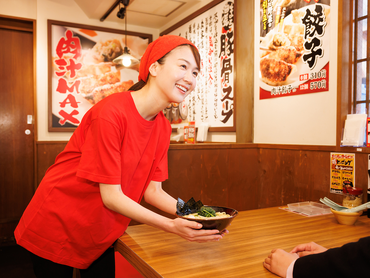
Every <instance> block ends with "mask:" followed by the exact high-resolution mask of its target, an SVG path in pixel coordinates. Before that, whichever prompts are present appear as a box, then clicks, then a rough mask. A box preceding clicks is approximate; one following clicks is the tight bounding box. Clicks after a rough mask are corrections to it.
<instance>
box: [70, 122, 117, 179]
mask: <svg viewBox="0 0 370 278" xmlns="http://www.w3.org/2000/svg"><path fill="white" fill-rule="evenodd" d="M121 144H122V132H121V131H120V129H119V128H118V126H117V125H115V124H113V123H112V122H109V121H107V120H105V119H102V118H97V119H95V120H94V121H92V122H91V125H90V126H89V127H88V129H87V130H86V138H85V142H84V144H83V145H82V148H81V161H80V164H79V166H78V170H77V176H78V177H81V178H85V179H88V180H91V181H94V182H99V183H108V184H120V183H121Z"/></svg>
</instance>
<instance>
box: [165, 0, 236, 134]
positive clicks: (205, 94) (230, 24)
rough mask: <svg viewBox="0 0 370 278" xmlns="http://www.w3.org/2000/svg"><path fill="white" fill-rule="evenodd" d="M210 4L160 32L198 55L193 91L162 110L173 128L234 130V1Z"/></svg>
mask: <svg viewBox="0 0 370 278" xmlns="http://www.w3.org/2000/svg"><path fill="white" fill-rule="evenodd" d="M215 2H217V3H216V4H213V3H215ZM213 3H212V4H213V6H211V7H207V9H206V10H205V11H204V12H203V13H201V14H200V15H197V16H190V17H189V18H187V19H185V20H184V21H183V22H182V23H181V22H180V23H181V26H178V25H176V26H175V27H173V28H172V27H171V28H169V29H168V30H166V31H164V32H163V33H162V34H171V35H178V36H182V37H185V38H186V39H188V40H190V41H191V42H193V43H194V44H195V45H196V46H197V48H198V50H199V52H200V55H201V72H200V74H199V75H198V78H197V86H196V88H195V90H194V91H193V92H191V93H190V95H189V96H188V97H187V98H186V99H185V100H184V101H183V102H182V103H172V104H170V105H169V106H168V107H167V109H165V111H164V114H165V115H166V117H167V119H168V120H169V121H170V123H171V125H172V128H173V129H176V128H180V127H184V126H187V125H188V124H189V122H195V125H196V127H197V128H199V127H200V126H202V127H204V125H206V126H207V128H208V127H209V129H210V130H211V131H235V123H234V114H235V111H234V34H235V32H234V1H214V2H213Z"/></svg>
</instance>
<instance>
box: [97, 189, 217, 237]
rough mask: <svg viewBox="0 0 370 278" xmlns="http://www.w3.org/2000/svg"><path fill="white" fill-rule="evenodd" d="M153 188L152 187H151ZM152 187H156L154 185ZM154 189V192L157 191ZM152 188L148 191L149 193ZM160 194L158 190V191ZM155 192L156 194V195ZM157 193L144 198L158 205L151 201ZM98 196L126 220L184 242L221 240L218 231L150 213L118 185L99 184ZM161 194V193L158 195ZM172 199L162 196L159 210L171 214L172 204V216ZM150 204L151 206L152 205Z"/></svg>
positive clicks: (155, 202)
mask: <svg viewBox="0 0 370 278" xmlns="http://www.w3.org/2000/svg"><path fill="white" fill-rule="evenodd" d="M152 186H153V185H152ZM152 186H150V187H152ZM154 187H157V186H156V185H155V186H154ZM157 189H158V188H156V189H155V190H154V191H157ZM151 190H153V188H151V189H150V191H151ZM158 192H160V190H159V191H158ZM158 192H157V193H158ZM157 193H154V194H153V193H152V194H150V193H149V194H148V196H145V197H146V198H149V202H152V203H154V204H158V202H159V201H155V200H153V196H156V194H157ZM100 194H101V197H102V200H103V203H104V205H105V206H106V207H107V208H109V209H111V210H113V211H115V212H117V213H120V214H122V215H124V216H126V217H128V218H131V219H133V220H135V221H138V222H140V223H144V224H148V225H150V226H153V227H156V228H159V229H162V230H164V231H166V232H169V233H174V234H177V235H179V236H181V237H183V238H185V239H186V240H189V241H196V242H206V241H217V240H219V239H221V238H222V236H221V235H219V234H218V230H199V229H200V228H201V227H202V225H201V224H199V223H196V222H193V221H187V220H184V219H180V218H176V219H169V218H167V217H164V216H162V215H159V214H157V213H154V212H152V211H151V210H148V209H146V208H144V207H143V206H141V205H140V204H138V203H136V202H135V201H133V200H131V199H130V198H129V197H127V196H126V195H125V194H123V192H122V190H121V185H119V184H103V183H101V184H100ZM160 194H162V193H160ZM145 195H147V194H146V193H145ZM171 198H172V197H169V195H168V197H166V196H165V195H163V194H162V197H160V200H162V201H163V204H160V205H159V206H160V207H159V208H161V207H163V208H164V209H166V211H167V212H171V209H168V207H170V205H171V203H173V204H174V209H173V210H174V211H172V213H173V214H174V212H175V210H176V205H175V204H176V201H175V202H173V201H174V199H173V198H172V199H173V200H171ZM152 203H151V204H152Z"/></svg>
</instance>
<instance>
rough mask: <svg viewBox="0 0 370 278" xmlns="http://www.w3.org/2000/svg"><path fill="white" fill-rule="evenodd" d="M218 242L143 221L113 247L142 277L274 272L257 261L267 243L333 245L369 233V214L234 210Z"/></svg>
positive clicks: (270, 246) (263, 255)
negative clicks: (345, 217) (194, 239)
mask: <svg viewBox="0 0 370 278" xmlns="http://www.w3.org/2000/svg"><path fill="white" fill-rule="evenodd" d="M228 230H229V231H230V233H229V234H228V235H226V236H225V237H224V238H223V239H222V240H220V241H219V242H212V243H191V242H187V241H185V240H183V239H182V238H180V237H178V236H176V235H173V234H169V233H165V232H163V231H161V230H158V229H156V228H153V227H150V226H147V225H136V226H130V227H128V229H127V231H126V233H125V234H124V235H123V236H122V237H121V238H119V239H118V240H117V242H116V244H115V248H116V250H117V251H119V252H120V253H121V254H122V255H123V256H124V257H125V258H126V259H127V260H128V261H129V262H130V263H131V264H132V265H133V266H134V267H135V268H136V269H137V270H138V271H139V272H141V274H142V275H143V276H144V277H176V278H178V277H184V278H186V277H197V278H199V277H212V278H214V277H249V278H253V277H277V276H275V275H274V274H272V273H270V272H269V271H268V270H266V269H265V268H264V267H263V265H262V262H263V261H264V259H265V258H266V257H267V255H268V254H269V253H270V251H271V250H272V249H275V248H282V249H284V250H286V251H290V250H291V249H293V247H294V246H296V245H298V244H301V243H306V242H310V241H315V242H316V243H318V244H320V245H323V246H325V247H327V248H331V247H338V246H341V245H343V244H345V243H347V242H351V241H357V240H358V239H359V238H361V237H365V236H368V235H370V219H369V218H367V216H361V217H360V218H359V220H358V221H357V222H356V224H355V225H354V226H345V225H340V224H338V223H337V222H336V220H335V218H334V216H333V215H332V214H330V215H322V216H314V217H307V216H302V215H299V214H296V213H292V212H289V211H285V210H283V209H280V208H278V207H273V208H265V209H257V210H249V211H242V212H239V215H238V216H237V217H236V218H235V219H234V221H233V222H232V224H231V225H230V226H229V228H228Z"/></svg>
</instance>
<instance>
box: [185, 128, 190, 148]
mask: <svg viewBox="0 0 370 278" xmlns="http://www.w3.org/2000/svg"><path fill="white" fill-rule="evenodd" d="M188 137H189V127H188V126H184V142H185V144H187V143H188Z"/></svg>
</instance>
